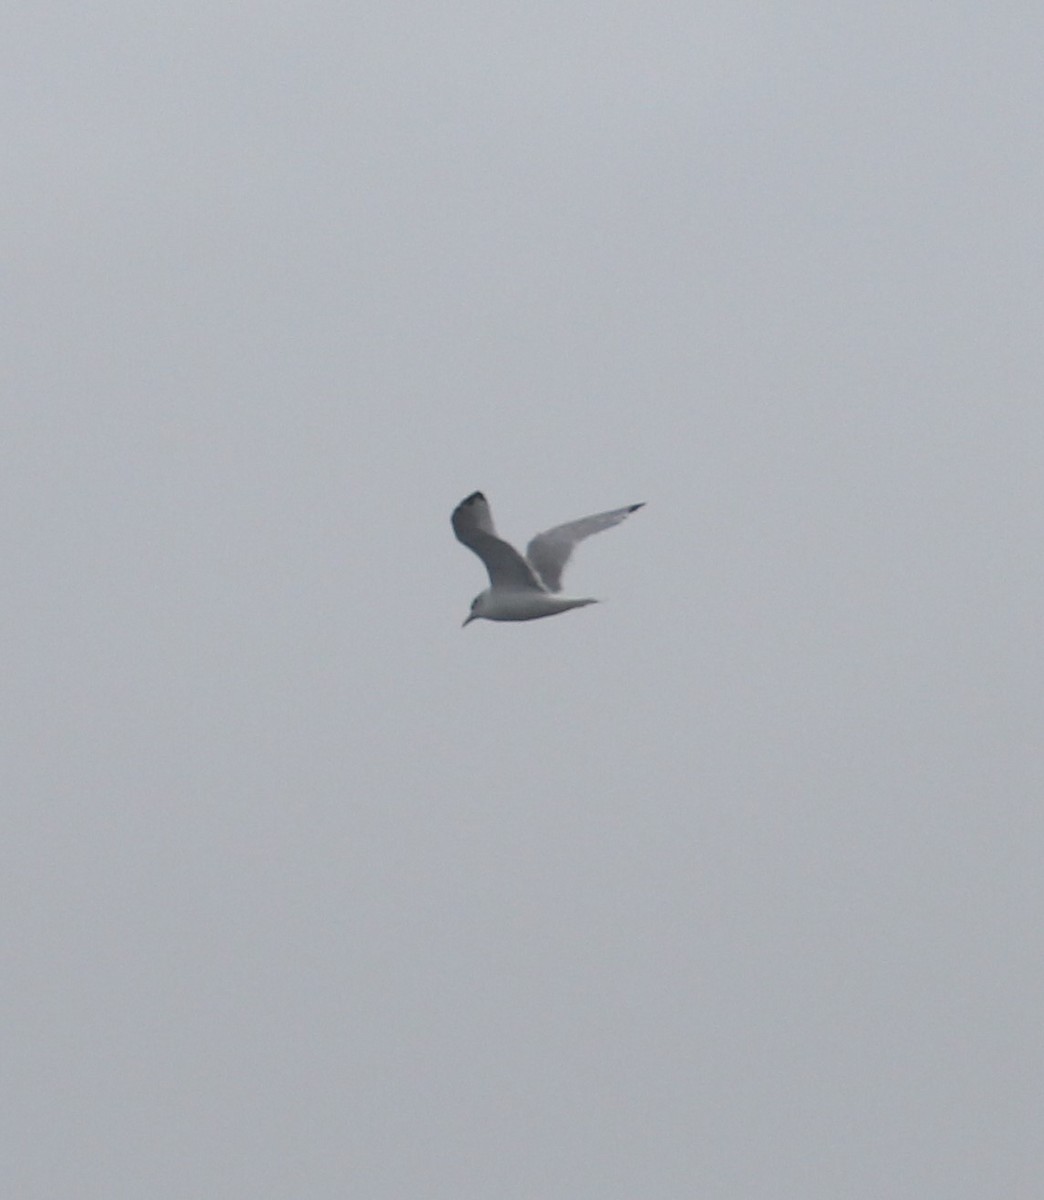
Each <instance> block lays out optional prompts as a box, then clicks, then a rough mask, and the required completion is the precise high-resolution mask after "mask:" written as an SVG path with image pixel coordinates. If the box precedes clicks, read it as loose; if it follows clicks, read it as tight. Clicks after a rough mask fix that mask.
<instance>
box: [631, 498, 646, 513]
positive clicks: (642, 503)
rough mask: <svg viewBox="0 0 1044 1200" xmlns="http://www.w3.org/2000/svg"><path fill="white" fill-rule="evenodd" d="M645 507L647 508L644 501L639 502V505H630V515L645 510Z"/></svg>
mask: <svg viewBox="0 0 1044 1200" xmlns="http://www.w3.org/2000/svg"><path fill="white" fill-rule="evenodd" d="M644 507H645V501H644V500H640V501H639V502H638V503H637V504H630V505H628V507H627V511H628V512H629V513H631V512H637V511H638V510H639V509H640V508H644Z"/></svg>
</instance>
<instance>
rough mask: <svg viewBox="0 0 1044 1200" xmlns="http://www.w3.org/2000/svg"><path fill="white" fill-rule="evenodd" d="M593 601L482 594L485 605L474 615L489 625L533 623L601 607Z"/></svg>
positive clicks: (541, 595)
mask: <svg viewBox="0 0 1044 1200" xmlns="http://www.w3.org/2000/svg"><path fill="white" fill-rule="evenodd" d="M597 603H598V601H597V600H592V599H583V600H577V599H570V598H569V597H568V596H559V595H557V594H555V595H552V594H551V593H550V592H536V591H533V592H529V591H526V592H506V591H499V590H492V589H491V590H490V591H488V592H484V593H483V594H482V598H481V602H480V603H479V604H478V605H477V606H476V608H475V609H474V611H473V613H472V615H473V616H475V617H484V618H485V619H486V620H487V621H533V620H535V619H536V618H537V617H552V616H554V615H555V613H560V612H566V611H567V610H568V609H570V608H583V606H584V605H585V604H597Z"/></svg>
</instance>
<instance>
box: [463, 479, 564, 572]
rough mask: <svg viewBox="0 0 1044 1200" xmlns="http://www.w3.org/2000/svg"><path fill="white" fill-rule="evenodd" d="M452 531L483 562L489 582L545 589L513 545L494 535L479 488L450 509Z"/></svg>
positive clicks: (491, 519) (488, 513)
mask: <svg viewBox="0 0 1044 1200" xmlns="http://www.w3.org/2000/svg"><path fill="white" fill-rule="evenodd" d="M451 519H452V522H453V532H454V533H455V534H456V535H457V541H458V542H463V543H464V545H465V546H467V548H468V549H469V550H474V551H475V553H476V554H477V555H478V556H479V558H481V559H482V561H483V563H485V566H486V570H487V571H488V572H489V582H490V585H491V586H492V587H494V588H498V589H500V590H502V591H505V592H532V591H536V592H544V591H546V590H547V589H546V588H545V587H544V585H543V584H542V583H541V582H540V580H539V579H538V578H537V576H536V574H535V573H534V571H533V568H532V567H531V566H530V565H529V563H527V562H526V560H525V559H524V558H523V557H522V555H521V554H519V552H518V551H517V550H516V549H515V547H514V546H509V545H508V543H507V542H505V541H504V540H503V539H502V538H499V537H497V534H496V530H495V529H494V528H493V517H492V515H491V513H490V511H489V505H488V504H487V503H486V497H485V496H483V494H482V493H481V492H472V493H471V495H470V496H468V498H467V499H466V500H462V501H461V502H460V503H459V504H458V505H457V507H456V508H455V509H454V510H453V517H452V518H451Z"/></svg>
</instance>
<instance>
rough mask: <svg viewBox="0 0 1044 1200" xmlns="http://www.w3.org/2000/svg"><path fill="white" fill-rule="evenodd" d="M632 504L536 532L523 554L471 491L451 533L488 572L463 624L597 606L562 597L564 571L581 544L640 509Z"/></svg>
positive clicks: (524, 618)
mask: <svg viewBox="0 0 1044 1200" xmlns="http://www.w3.org/2000/svg"><path fill="white" fill-rule="evenodd" d="M641 507H642V505H641V504H629V505H628V506H627V507H626V508H614V509H612V510H611V511H610V512H604V513H596V514H595V515H594V516H593V517H581V518H580V519H579V521H569V522H567V523H566V524H565V525H556V526H555V527H554V529H547V530H545V531H544V532H543V533H538V534H537V535H536V537H535V538H533V540H532V541H531V542H530V543H529V545H528V546H527V547H526V555H525V558H523V557H522V555H521V554H519V552H518V551H517V550H516V549H515V548H514V546H511V545H509V544H508V543H507V542H505V541H504V540H503V539H502V538H499V537H497V531H496V530H495V529H494V527H493V517H492V514H491V513H490V511H489V504H488V503H487V501H486V497H485V496H483V494H482V493H481V492H472V493H471V495H470V496H468V498H467V499H466V500H462V501H461V502H460V503H459V504H458V505H457V507H456V508H455V509H454V510H453V517H452V521H453V532H454V533H455V534H456V535H457V540H458V541H460V542H463V543H464V545H465V546H467V548H468V549H469V550H474V551H475V553H476V554H477V555H478V556H479V558H481V559H482V561H483V563H484V564H485V567H486V570H487V571H488V572H489V587H488V588H486V590H485V591H484V592H479V594H478V595H477V596H476V597H475V599H474V600H472V602H471V612H470V613H469V614H468V617H467V620H465V622H464V624H465V625H468V624H470V622H472V621H474V620H476V619H477V618H478V617H484V618H485V619H486V620H487V621H532V620H534V619H535V618H536V617H552V616H554V615H555V613H560V612H565V611H566V610H567V609H570V608H582V607H583V606H584V605H585V604H597V603H598V601H597V600H593V599H590V598H587V599H570V598H569V597H568V596H563V595H561V589H562V572H563V571H564V570H565V566H566V563H568V562H569V558H570V555H571V554H572V553H573V548H574V547H575V546H576V544H577V542H582V541H583V540H584V538H586V537H590V536H591V534H592V533H601V531H602V530H603V529H611V528H612V527H613V526H614V525H619V524H620V522H621V521H622V520H623V519H624V517H626V516H628V515H629V514H630V513H633V512H635V511H636V510H637V509H639V508H641Z"/></svg>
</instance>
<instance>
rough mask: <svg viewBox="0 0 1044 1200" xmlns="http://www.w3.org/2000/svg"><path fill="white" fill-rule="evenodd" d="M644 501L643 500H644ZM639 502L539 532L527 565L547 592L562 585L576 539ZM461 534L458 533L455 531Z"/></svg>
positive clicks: (618, 517) (617, 520)
mask: <svg viewBox="0 0 1044 1200" xmlns="http://www.w3.org/2000/svg"><path fill="white" fill-rule="evenodd" d="M643 503H644V502H643ZM641 507H642V505H641V504H629V505H628V506H627V507H626V508H614V509H611V510H610V511H609V512H604V513H595V515H594V516H593V517H581V518H580V520H579V521H569V522H567V523H566V524H565V525H556V526H555V527H554V529H547V530H545V531H544V532H543V533H538V534H537V535H536V537H535V538H533V540H532V541H531V542H530V543H529V545H528V546H527V547H526V558H527V559H528V560H529V563H530V566H532V568H533V569H534V570H535V571H536V573H537V574H538V575H539V576H540V578H541V579H542V580H543V581H544V586H545V587H546V588H547V590H548V591H549V592H558V591H561V589H562V572H563V571H564V570H565V567H566V563H567V562H569V558H570V556H571V555H572V553H573V549H574V547H575V546H576V544H577V542H582V541H583V540H584V538H587V537H590V536H591V534H592V533H601V532H602V530H603V529H611V528H612V527H613V526H614V525H619V524H620V522H621V521H622V520H623V519H624V517H626V516H628V515H629V514H630V513H633V512H635V511H636V510H637V509H639V508H641ZM457 536H458V537H460V534H457Z"/></svg>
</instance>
